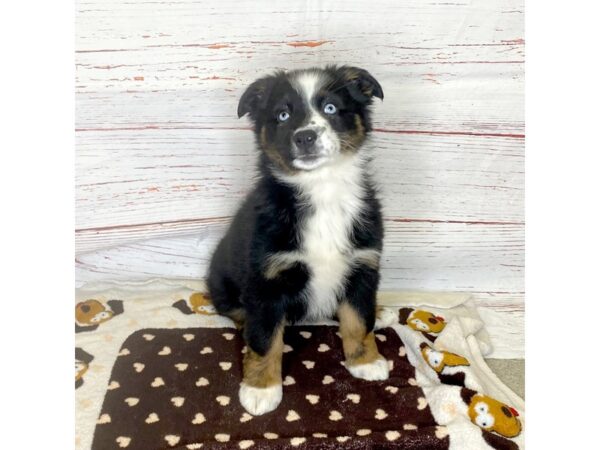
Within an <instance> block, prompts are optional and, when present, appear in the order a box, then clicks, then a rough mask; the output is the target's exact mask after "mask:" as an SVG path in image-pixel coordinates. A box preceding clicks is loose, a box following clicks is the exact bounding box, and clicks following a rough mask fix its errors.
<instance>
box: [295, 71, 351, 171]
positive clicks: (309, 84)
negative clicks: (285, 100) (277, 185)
mask: <svg viewBox="0 0 600 450" xmlns="http://www.w3.org/2000/svg"><path fill="white" fill-rule="evenodd" d="M290 82H291V84H292V86H293V87H294V89H296V91H297V92H298V94H299V95H300V97H302V100H303V102H304V106H305V108H306V118H305V120H304V123H303V124H302V125H301V126H300V128H298V129H297V130H296V132H297V131H302V130H314V131H315V132H316V133H317V141H316V143H315V150H316V153H317V154H318V155H319V156H321V158H323V159H320V160H316V161H312V162H304V161H302V160H300V159H297V160H294V162H293V164H294V166H295V167H297V168H299V169H304V170H312V169H315V168H317V167H319V166H320V165H321V164H322V162H323V160H324V159H327V158H330V157H332V156H335V155H337V154H339V152H340V140H339V137H338V135H337V133H336V132H335V131H334V130H333V128H332V127H331V125H330V124H329V121H328V120H327V119H326V118H325V117H324V116H323V114H322V113H321V111H319V110H318V109H317V108H318V106H315V103H314V98H315V96H316V95H317V94H318V93H319V91H320V90H321V89H322V88H323V87H324V86H325V85H326V84H327V83H328V82H329V78H328V76H327V75H326V74H325V73H324V72H318V71H307V72H299V73H297V74H293V75H292V76H291V77H290Z"/></svg>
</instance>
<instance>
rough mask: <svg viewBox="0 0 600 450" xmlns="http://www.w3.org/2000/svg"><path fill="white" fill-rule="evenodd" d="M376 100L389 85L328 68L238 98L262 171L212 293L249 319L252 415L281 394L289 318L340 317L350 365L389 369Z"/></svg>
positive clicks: (379, 374)
mask: <svg viewBox="0 0 600 450" xmlns="http://www.w3.org/2000/svg"><path fill="white" fill-rule="evenodd" d="M374 98H380V99H383V90H382V88H381V86H380V84H379V82H377V80H376V79H375V78H374V77H373V76H372V75H371V74H370V73H368V72H367V71H366V70H364V69H360V68H357V67H347V66H342V67H337V66H328V67H325V68H323V69H320V68H312V69H305V70H293V71H289V72H277V73H275V74H273V75H269V76H266V77H264V78H261V79H259V80H257V81H255V82H254V83H252V84H251V85H250V86H249V87H248V88H247V89H246V91H245V92H244V94H243V95H242V97H241V99H240V102H239V105H238V116H240V117H242V116H244V115H246V114H248V115H249V116H250V119H251V121H252V123H253V126H254V132H255V137H256V143H257V147H258V151H259V163H258V172H259V174H258V175H259V176H258V179H257V181H256V184H255V186H254V188H253V189H252V190H251V192H250V193H249V194H248V196H247V197H246V199H245V200H244V202H243V203H242V205H241V207H240V209H239V210H238V212H237V214H236V215H235V217H234V219H233V223H232V224H231V227H230V228H229V230H228V231H227V233H226V235H225V237H224V238H223V239H222V241H221V242H220V243H219V245H218V247H217V249H216V251H215V253H214V255H213V257H212V260H211V264H210V269H209V275H208V288H209V292H210V296H211V298H212V300H213V303H214V305H215V307H216V309H217V311H218V312H219V313H220V314H224V315H227V316H229V317H231V318H233V319H234V320H238V319H239V318H240V317H242V318H244V337H245V340H246V343H247V345H248V348H249V351H248V352H247V353H246V355H245V362H244V382H243V383H242V387H241V389H240V393H239V395H240V401H241V403H242V405H243V406H244V407H245V408H246V410H247V411H248V412H250V413H251V414H254V415H259V414H264V413H266V412H269V411H272V410H273V409H275V408H276V407H277V405H278V404H279V402H280V401H281V395H282V388H281V353H282V349H283V341H282V335H283V327H284V326H285V324H286V323H293V322H297V321H299V320H302V319H308V320H312V319H322V318H332V317H334V316H336V315H337V317H338V319H339V321H340V334H341V336H342V340H343V344H344V353H345V357H346V368H347V369H348V370H349V371H350V372H351V373H352V375H354V376H356V377H359V378H364V379H367V380H382V379H386V378H387V376H388V368H387V363H386V361H385V360H384V359H383V358H382V357H381V356H380V355H379V352H378V351H377V346H376V344H375V338H374V334H373V326H374V322H375V315H376V313H375V306H376V305H375V294H376V291H377V286H378V283H379V259H380V254H381V249H382V241H383V225H382V217H381V207H380V203H379V200H378V199H377V197H376V189H375V186H374V183H373V182H372V180H371V174H370V171H369V170H368V166H369V161H370V159H371V157H372V155H371V154H370V153H369V151H370V149H369V148H368V147H367V146H365V145H364V144H365V142H367V138H368V134H369V132H370V131H371V128H372V127H371V119H370V114H371V113H370V106H371V104H372V102H373V99H374Z"/></svg>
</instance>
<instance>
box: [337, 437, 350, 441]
mask: <svg viewBox="0 0 600 450" xmlns="http://www.w3.org/2000/svg"><path fill="white" fill-rule="evenodd" d="M335 439H336V441H338V442H346V441H347V440H348V439H350V436H338V437H336V438H335Z"/></svg>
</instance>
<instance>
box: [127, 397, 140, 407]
mask: <svg viewBox="0 0 600 450" xmlns="http://www.w3.org/2000/svg"><path fill="white" fill-rule="evenodd" d="M139 402H140V399H139V398H136V397H127V398H126V399H125V403H127V404H128V405H129V406H135V405H137V404H138V403H139Z"/></svg>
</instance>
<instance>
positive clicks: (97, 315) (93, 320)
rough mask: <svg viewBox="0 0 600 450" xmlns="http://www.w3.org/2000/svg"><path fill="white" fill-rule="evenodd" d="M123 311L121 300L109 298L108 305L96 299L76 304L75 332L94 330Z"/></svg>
mask: <svg viewBox="0 0 600 450" xmlns="http://www.w3.org/2000/svg"><path fill="white" fill-rule="evenodd" d="M122 312H123V301H121V300H109V301H108V302H106V305H104V304H102V303H101V302H100V301H99V300H95V299H90V300H86V301H83V302H79V303H77V305H75V332H77V333H79V332H82V331H93V330H95V329H96V328H98V325H100V324H101V323H104V322H107V321H108V320H110V319H112V318H113V317H114V316H116V315H118V314H121V313H122Z"/></svg>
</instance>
